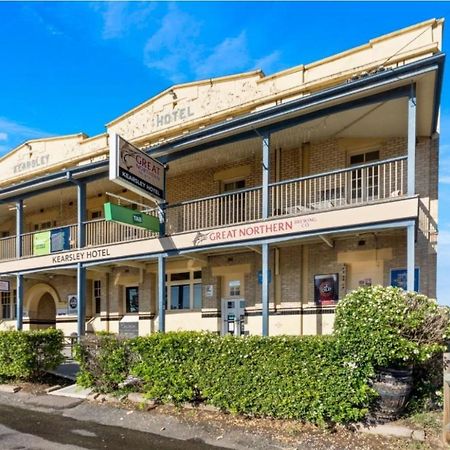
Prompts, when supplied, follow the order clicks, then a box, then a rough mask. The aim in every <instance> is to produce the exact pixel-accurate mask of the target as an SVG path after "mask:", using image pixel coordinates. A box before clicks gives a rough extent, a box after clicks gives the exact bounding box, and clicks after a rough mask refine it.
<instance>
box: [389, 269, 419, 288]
mask: <svg viewBox="0 0 450 450" xmlns="http://www.w3.org/2000/svg"><path fill="white" fill-rule="evenodd" d="M419 279H420V269H419V268H418V267H416V268H415V269H414V290H415V291H416V292H419V287H420V286H419ZM406 282H407V270H406V269H391V286H394V287H400V288H402V289H404V290H405V291H406V290H407V286H406Z"/></svg>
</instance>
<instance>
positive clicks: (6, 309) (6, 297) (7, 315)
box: [1, 291, 16, 320]
mask: <svg viewBox="0 0 450 450" xmlns="http://www.w3.org/2000/svg"><path fill="white" fill-rule="evenodd" d="M1 300H2V319H5V320H7V319H15V317H16V291H13V292H12V293H11V292H10V291H7V292H2V295H1Z"/></svg>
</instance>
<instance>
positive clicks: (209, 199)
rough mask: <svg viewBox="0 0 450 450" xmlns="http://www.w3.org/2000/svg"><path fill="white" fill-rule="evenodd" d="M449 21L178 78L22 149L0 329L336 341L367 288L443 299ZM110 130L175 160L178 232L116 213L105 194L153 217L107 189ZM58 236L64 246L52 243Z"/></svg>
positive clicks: (2, 226)
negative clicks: (441, 185) (442, 114)
mask: <svg viewBox="0 0 450 450" xmlns="http://www.w3.org/2000/svg"><path fill="white" fill-rule="evenodd" d="M442 27H443V21H442V20H434V19H433V20H429V21H427V22H423V23H420V24H417V25H414V26H411V27H409V28H407V29H403V30H399V31H396V32H394V33H391V34H389V35H386V36H382V37H379V38H376V39H373V40H371V41H370V42H369V43H367V44H365V45H362V46H360V47H357V48H355V49H351V50H348V51H346V52H343V53H341V54H338V55H335V56H332V57H329V58H326V59H324V60H321V61H318V62H315V63H312V64H309V65H305V66H297V67H294V68H292V69H288V70H285V71H282V72H279V73H276V74H273V75H270V76H265V75H264V74H263V73H262V72H261V71H253V72H248V73H243V74H237V75H233V76H228V77H222V78H216V79H211V80H205V81H199V82H193V83H187V84H183V85H176V86H173V87H172V88H170V89H168V90H166V91H164V92H162V93H160V94H158V95H157V96H155V97H153V98H152V99H150V100H148V101H146V102H144V103H142V104H141V105H139V106H137V107H136V108H134V109H131V110H130V111H128V112H127V113H125V114H123V115H122V116H120V117H118V118H116V119H114V120H113V121H111V122H110V123H108V124H107V125H106V132H105V133H104V134H102V135H99V136H94V137H87V136H86V135H84V134H76V135H69V136H60V137H53V138H48V139H39V140H30V141H28V142H26V143H24V144H23V145H21V146H19V147H18V148H16V149H13V150H12V151H11V152H10V153H8V154H7V155H5V156H4V157H3V158H2V159H0V202H1V203H0V275H1V277H2V279H3V280H7V281H9V282H10V290H9V292H4V293H1V294H0V295H1V302H2V303H1V307H2V308H1V310H0V329H7V328H10V327H16V326H19V327H20V326H22V325H23V328H25V329H27V328H39V327H48V326H56V327H58V328H61V329H63V330H64V332H65V334H67V335H70V334H73V333H77V332H80V330H81V332H88V333H89V332H96V331H102V330H105V331H110V332H114V333H122V334H128V335H135V334H140V335H144V334H148V333H152V332H156V331H158V330H159V329H161V327H162V324H163V323H164V329H165V331H172V330H208V331H212V332H217V333H221V334H227V333H234V334H261V333H264V334H265V333H268V334H271V335H279V334H293V335H302V334H326V333H330V332H331V331H332V327H333V320H334V310H335V306H336V304H337V303H338V301H339V299H342V298H343V296H345V294H346V293H347V292H349V291H351V290H353V289H355V288H358V287H359V286H364V285H370V284H373V285H375V284H382V285H390V284H391V283H392V282H393V280H394V279H395V280H396V281H395V280H394V281H395V282H399V283H408V286H409V287H412V286H414V288H416V287H418V290H419V291H420V292H423V293H425V294H427V295H429V296H435V295H436V243H437V233H438V227H437V201H438V192H437V176H438V157H439V127H438V124H439V121H438V114H439V96H440V85H441V80H442V70H443V61H444V54H443V53H442V48H441V47H442ZM111 133H117V134H119V135H120V136H122V137H123V138H125V139H127V140H128V141H129V142H131V143H132V144H134V145H135V146H137V147H139V148H141V149H144V150H145V151H146V152H148V153H149V154H150V155H151V156H153V157H155V158H157V159H159V160H160V161H161V162H163V163H164V164H166V165H167V189H166V192H167V196H166V199H167V202H168V204H167V208H166V209H165V213H166V227H165V235H164V236H158V234H157V233H155V232H151V231H147V230H144V229H138V228H133V227H131V226H127V225H124V224H119V223H114V222H107V221H105V219H104V215H103V205H104V203H105V202H107V201H112V202H120V203H121V204H122V205H127V201H126V200H124V199H128V200H129V202H128V206H130V207H132V208H134V209H142V205H147V206H148V208H152V207H153V208H154V207H155V204H154V203H153V202H152V201H151V200H149V199H147V198H146V197H145V196H143V195H138V194H135V193H133V192H131V191H127V190H126V189H123V188H122V187H120V186H118V185H116V184H114V183H113V182H111V181H109V179H108V152H109V147H108V146H109V142H108V136H109V135H110V134H111ZM117 196H119V197H117ZM52 230H53V231H52ZM52 236H53V240H54V241H55V242H56V241H57V240H58V239H59V241H58V242H59V244H58V245H59V246H60V247H57V244H55V242H53V244H50V241H48V244H46V245H47V247H45V245H44V247H45V248H44V250H41V251H38V247H39V239H47V240H48V239H52ZM62 237H64V239H63V238H62ZM61 239H63V241H64V242H63V244H61V242H62V241H61ZM52 245H54V246H56V247H57V248H56V250H55V249H53V248H52ZM61 245H62V247H61ZM266 254H267V260H266V259H265V256H264V255H266ZM161 256H163V257H164V261H165V270H164V274H163V275H164V279H165V281H166V282H165V290H166V292H167V294H165V295H164V296H162V294H161V292H163V291H162V290H161V292H160V288H159V286H160V285H161V283H158V280H161V279H162V278H161V272H160V271H161V265H158V261H160V260H161V259H160V257H161ZM265 261H266V262H265ZM414 269H418V270H417V271H415V270H414ZM414 283H416V284H414ZM402 285H403V284H402ZM163 297H164V298H163ZM73 298H76V299H77V300H78V304H77V305H75V307H73V308H71V307H70V304H71V299H73ZM163 300H165V302H166V309H165V313H164V314H160V307H159V305H160V304H161V302H162V301H163ZM17 302H18V304H19V309H18V310H19V311H21V307H23V312H24V314H23V319H22V320H17V319H16V316H17V315H16V303H17ZM80 304H81V307H80ZM161 316H163V317H161ZM162 319H164V320H162ZM265 321H266V322H265ZM264 323H265V324H266V325H264ZM265 326H266V328H264V327H265ZM80 327H81V328H80Z"/></svg>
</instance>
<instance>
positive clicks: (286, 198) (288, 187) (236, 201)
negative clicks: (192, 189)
mask: <svg viewBox="0 0 450 450" xmlns="http://www.w3.org/2000/svg"><path fill="white" fill-rule="evenodd" d="M406 159H407V158H406V157H400V158H393V159H389V160H385V161H382V162H376V163H372V164H364V165H360V166H355V167H351V168H347V169H342V170H336V171H332V172H328V173H322V174H317V175H311V176H307V177H301V178H296V179H293V180H287V181H281V182H278V183H272V184H270V186H269V202H270V216H271V217H277V216H285V215H292V214H307V213H311V212H314V211H317V210H327V209H334V208H340V207H345V206H354V205H361V204H366V203H371V202H376V201H380V200H385V199H389V198H393V197H399V196H402V195H404V194H405V191H406ZM261 199H262V188H261V187H258V188H251V189H243V190H241V191H237V192H232V193H229V194H222V195H216V196H213V197H206V198H201V199H198V200H192V201H187V202H182V203H180V204H178V205H173V206H172V207H171V208H169V212H168V223H169V226H168V231H169V233H180V232H184V231H194V230H202V229H208V228H214V227H220V226H227V225H235V224H239V223H246V222H251V221H255V220H259V219H261V210H262V208H261Z"/></svg>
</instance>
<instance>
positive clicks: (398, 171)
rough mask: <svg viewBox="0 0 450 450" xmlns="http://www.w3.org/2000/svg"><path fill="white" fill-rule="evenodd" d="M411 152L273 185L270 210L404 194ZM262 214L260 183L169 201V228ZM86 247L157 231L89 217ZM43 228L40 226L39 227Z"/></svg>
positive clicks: (290, 212) (12, 247)
mask: <svg viewBox="0 0 450 450" xmlns="http://www.w3.org/2000/svg"><path fill="white" fill-rule="evenodd" d="M406 167H407V158H406V156H404V157H399V158H392V159H389V160H384V161H381V162H375V163H371V164H364V165H360V166H354V167H351V168H346V169H341V170H335V171H332V172H327V173H322V174H317V175H311V176H306V177H301V178H296V179H291V180H286V181H281V182H277V183H272V184H270V185H269V204H270V208H269V216H270V217H271V218H280V217H285V216H300V215H305V214H312V213H316V212H322V211H329V210H333V209H343V208H352V207H355V206H362V205H367V204H370V203H377V202H381V201H388V200H395V199H396V198H399V197H404V196H405V195H406V181H407V174H406ZM258 220H262V187H257V188H250V189H243V190H240V191H237V192H232V193H227V194H221V195H215V196H211V197H205V198H200V199H197V200H190V201H186V202H181V203H179V204H174V205H170V207H169V208H168V209H167V224H166V231H167V233H168V234H170V235H173V234H178V233H184V232H192V231H197V230H198V231H200V230H205V229H210V228H217V227H225V226H230V225H237V224H244V223H249V222H255V221H258ZM84 226H85V232H86V247H97V246H104V245H109V244H116V243H124V242H130V241H136V240H143V239H150V238H156V237H157V236H158V234H157V233H154V232H151V231H147V230H144V229H138V228H134V227H130V226H127V225H123V224H120V223H115V222H107V221H105V220H104V219H100V220H92V221H88V222H85V224H84ZM65 228H67V229H68V230H69V231H68V233H69V245H68V247H69V248H66V249H65V250H73V249H76V248H77V228H78V226H77V225H68V226H67V227H65ZM39 232H40V231H39ZM39 232H32V233H25V234H23V235H22V255H23V257H30V256H34V254H33V247H34V246H33V240H34V235H35V234H37V233H39ZM15 257H16V238H15V236H12V237H7V238H3V239H0V260H12V259H15Z"/></svg>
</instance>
